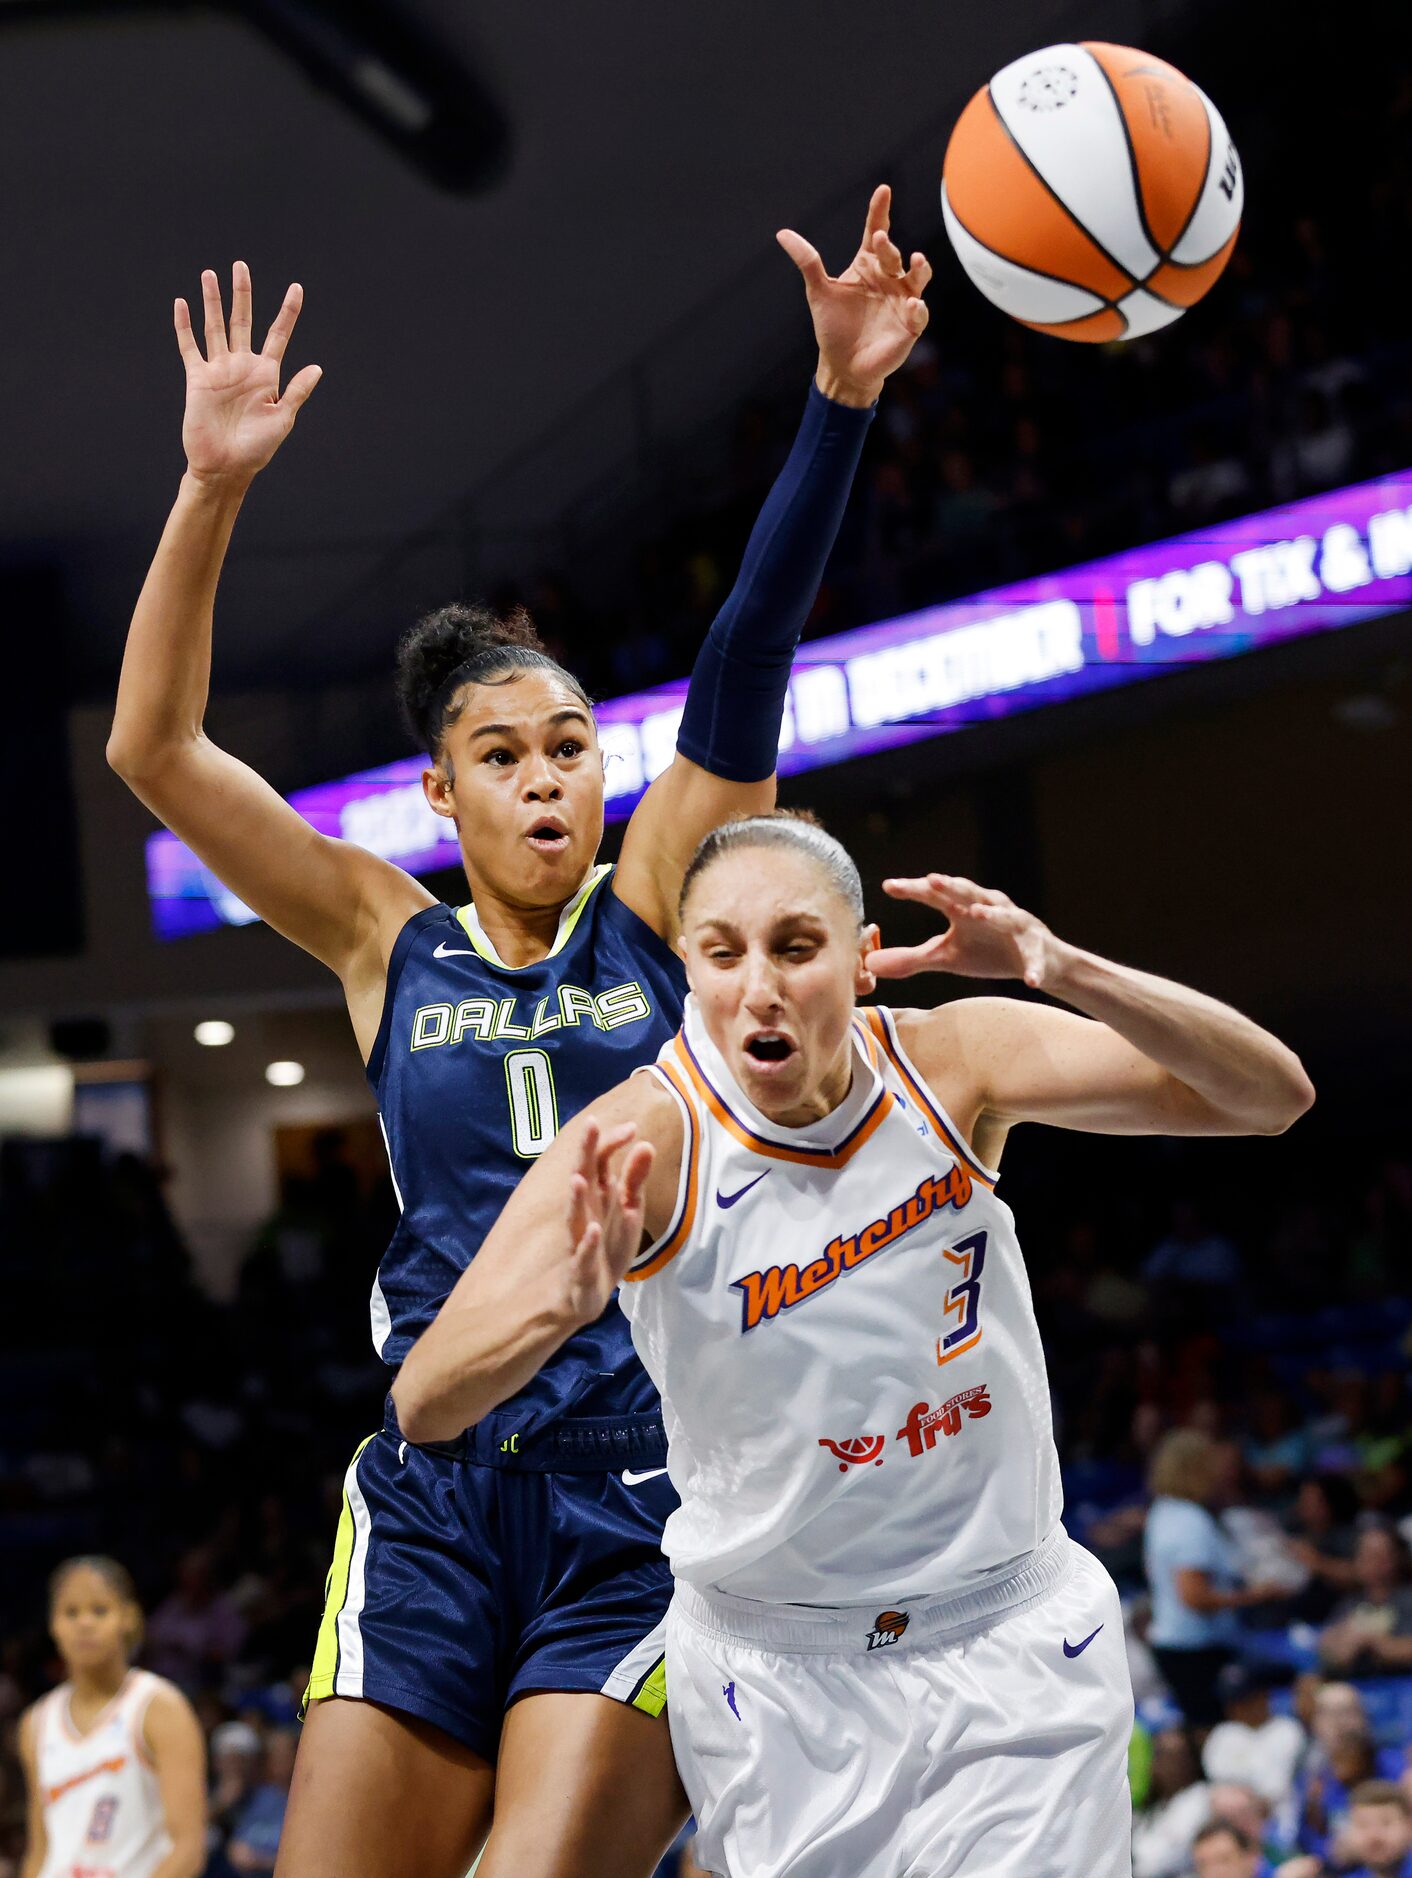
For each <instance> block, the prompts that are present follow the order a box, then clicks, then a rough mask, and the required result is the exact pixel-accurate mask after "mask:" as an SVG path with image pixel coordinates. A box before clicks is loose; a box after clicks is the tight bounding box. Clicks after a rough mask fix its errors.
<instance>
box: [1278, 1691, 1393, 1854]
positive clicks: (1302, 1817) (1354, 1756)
mask: <svg viewBox="0 0 1412 1878" xmlns="http://www.w3.org/2000/svg"><path fill="white" fill-rule="evenodd" d="M1349 1693H1351V1694H1352V1695H1354V1696H1355V1697H1357V1691H1356V1690H1351V1691H1349ZM1347 1708H1348V1705H1347V1702H1346V1698H1345V1699H1344V1701H1343V1702H1341V1703H1340V1706H1339V1709H1338V1711H1336V1712H1337V1713H1339V1714H1343V1713H1346V1712H1347ZM1333 1712H1335V1711H1329V1713H1333ZM1357 1712H1358V1714H1359V1716H1360V1719H1359V1720H1358V1721H1357V1722H1352V1723H1350V1722H1343V1721H1337V1722H1334V1721H1330V1720H1328V1719H1327V1716H1326V1717H1325V1718H1317V1719H1316V1725H1317V1720H1319V1719H1321V1720H1322V1726H1318V1752H1317V1753H1316V1754H1315V1755H1312V1756H1311V1757H1310V1760H1309V1762H1308V1763H1307V1764H1306V1766H1305V1770H1304V1772H1303V1773H1302V1774H1301V1775H1300V1777H1299V1780H1298V1782H1297V1784H1296V1787H1295V1804H1296V1825H1295V1841H1296V1844H1297V1845H1298V1847H1299V1849H1300V1851H1302V1852H1308V1853H1311V1854H1312V1855H1313V1856H1314V1857H1316V1858H1323V1859H1327V1860H1329V1861H1330V1862H1333V1863H1339V1862H1342V1863H1343V1864H1347V1863H1348V1857H1347V1847H1346V1845H1345V1839H1346V1834H1347V1827H1348V1821H1349V1815H1350V1810H1351V1806H1352V1796H1353V1793H1354V1791H1355V1790H1356V1789H1357V1788H1359V1787H1361V1786H1362V1785H1363V1784H1364V1783H1365V1782H1367V1781H1369V1780H1382V1781H1395V1780H1396V1777H1397V1774H1398V1772H1399V1771H1400V1767H1401V1761H1402V1755H1401V1753H1400V1751H1399V1750H1398V1749H1396V1748H1379V1747H1378V1745H1377V1743H1376V1742H1375V1741H1374V1739H1373V1736H1372V1734H1371V1732H1370V1731H1369V1728H1368V1724H1367V1721H1366V1718H1362V1702H1361V1699H1359V1701H1358V1711H1357Z"/></svg>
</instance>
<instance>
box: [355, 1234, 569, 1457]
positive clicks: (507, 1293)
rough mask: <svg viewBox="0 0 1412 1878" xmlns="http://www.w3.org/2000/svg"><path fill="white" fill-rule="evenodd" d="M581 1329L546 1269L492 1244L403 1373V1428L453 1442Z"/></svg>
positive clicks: (398, 1385) (413, 1436) (396, 1388)
mask: <svg viewBox="0 0 1412 1878" xmlns="http://www.w3.org/2000/svg"><path fill="white" fill-rule="evenodd" d="M492 1237H493V1235H492ZM487 1252H489V1253H490V1256H488V1257H487ZM578 1328H579V1323H578V1320H577V1319H576V1318H575V1317H573V1316H571V1315H570V1313H569V1312H568V1311H567V1310H566V1309H565V1308H563V1306H562V1304H561V1303H560V1301H559V1300H558V1299H557V1298H556V1296H555V1294H554V1288H553V1285H552V1283H551V1282H548V1281H547V1280H546V1274H545V1270H544V1266H543V1263H542V1262H540V1263H539V1264H537V1265H531V1263H530V1262H529V1261H528V1260H525V1259H522V1258H519V1257H516V1256H515V1255H514V1254H513V1253H501V1252H500V1250H499V1248H492V1247H491V1243H490V1241H489V1240H487V1242H486V1246H485V1247H483V1248H482V1250H481V1252H480V1253H479V1254H478V1256H477V1257H476V1259H475V1260H474V1262H473V1263H472V1264H471V1266H470V1267H469V1269H468V1270H467V1271H465V1272H464V1273H463V1274H462V1275H461V1278H460V1280H459V1281H458V1283H457V1285H456V1289H455V1290H454V1291H453V1292H452V1294H451V1296H450V1297H449V1298H448V1299H447V1301H446V1303H445V1304H444V1305H443V1306H442V1308H441V1311H440V1313H439V1314H438V1316H437V1317H436V1319H435V1321H434V1322H433V1323H432V1324H431V1325H430V1326H429V1327H428V1328H427V1329H426V1330H424V1331H423V1332H422V1335H421V1336H420V1337H419V1338H418V1339H417V1341H416V1343H415V1344H413V1346H412V1348H411V1350H410V1351H409V1352H408V1355H407V1360H406V1361H405V1362H404V1363H403V1365H402V1367H401V1369H400V1370H399V1371H398V1374H397V1379H396V1381H395V1382H394V1383H393V1385H392V1400H393V1402H394V1404H395V1406H396V1409H397V1425H398V1427H399V1428H400V1429H401V1430H402V1433H403V1434H404V1435H405V1436H406V1437H407V1439H408V1440H409V1441H453V1440H455V1438H456V1436H457V1435H459V1434H461V1433H462V1431H463V1430H464V1429H467V1428H470V1427H473V1426H474V1424H475V1423H476V1422H478V1421H481V1420H483V1419H484V1417H485V1416H487V1415H488V1414H489V1413H490V1412H491V1410H492V1409H495V1408H498V1407H499V1406H500V1404H501V1403H502V1402H504V1401H507V1400H508V1399H509V1397H511V1396H512V1395H514V1394H515V1393H516V1392H517V1391H518V1390H520V1389H523V1388H524V1386H525V1384H526V1383H527V1382H529V1381H530V1379H531V1378H532V1377H533V1376H535V1375H537V1374H538V1372H539V1371H540V1370H541V1369H542V1368H543V1367H544V1365H545V1363H546V1362H548V1360H549V1358H550V1357H551V1356H552V1355H553V1354H554V1352H555V1351H556V1350H557V1349H558V1348H559V1346H560V1345H561V1344H562V1343H564V1342H565V1341H567V1339H568V1338H569V1337H571V1336H572V1335H573V1333H574V1331H575V1330H577V1329H578Z"/></svg>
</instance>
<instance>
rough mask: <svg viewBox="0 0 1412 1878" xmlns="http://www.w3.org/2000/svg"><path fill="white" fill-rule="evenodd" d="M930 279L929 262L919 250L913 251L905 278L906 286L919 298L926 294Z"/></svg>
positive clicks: (930, 265) (930, 268) (930, 267)
mask: <svg viewBox="0 0 1412 1878" xmlns="http://www.w3.org/2000/svg"><path fill="white" fill-rule="evenodd" d="M931 277H932V264H931V262H930V261H929V260H928V259H927V257H926V256H925V255H924V254H923V253H922V251H921V249H920V248H916V249H914V250H913V252H912V259H911V261H910V262H909V264H908V267H907V273H906V276H905V278H906V281H907V285H908V286H909V287H910V288H911V289H912V291H913V293H914V294H917V295H918V296H920V295H922V294H924V293H925V292H926V290H927V287H928V284H929V283H930V281H931Z"/></svg>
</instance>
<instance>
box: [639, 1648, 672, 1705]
mask: <svg viewBox="0 0 1412 1878" xmlns="http://www.w3.org/2000/svg"><path fill="white" fill-rule="evenodd" d="M632 1706H633V1707H634V1708H640V1709H641V1710H642V1712H643V1714H644V1715H660V1714H661V1713H662V1710H663V1709H664V1708H665V1707H666V1706H667V1659H666V1657H665V1656H664V1657H661V1658H659V1660H658V1662H657V1665H656V1667H655V1668H654V1669H651V1670H649V1671H648V1673H647V1675H646V1677H645V1678H644V1680H643V1684H642V1687H641V1688H640V1689H639V1690H638V1692H637V1694H636V1695H635V1696H634V1697H633V1699H632Z"/></svg>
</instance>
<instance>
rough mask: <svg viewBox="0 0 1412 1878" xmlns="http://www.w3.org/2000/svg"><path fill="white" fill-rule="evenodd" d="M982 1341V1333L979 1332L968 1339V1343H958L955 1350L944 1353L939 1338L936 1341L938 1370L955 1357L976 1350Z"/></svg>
mask: <svg viewBox="0 0 1412 1878" xmlns="http://www.w3.org/2000/svg"><path fill="white" fill-rule="evenodd" d="M980 1340H981V1333H980V1331H979V1330H978V1331H977V1332H976V1334H975V1336H974V1337H967V1339H966V1341H965V1342H964V1343H958V1344H957V1346H956V1348H955V1349H954V1350H947V1351H945V1352H943V1351H942V1347H941V1341H942V1340H941V1338H940V1337H938V1338H937V1340H936V1361H937V1367H938V1369H939V1368H940V1367H941V1365H942V1364H943V1363H949V1362H950V1361H951V1359H952V1357H953V1356H964V1355H965V1353H966V1352H967V1350H974V1349H975V1347H976V1345H977V1344H978V1343H979V1342H980Z"/></svg>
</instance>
